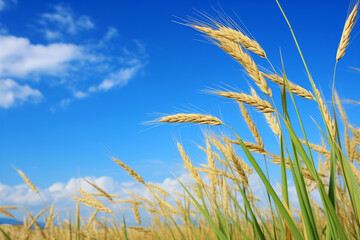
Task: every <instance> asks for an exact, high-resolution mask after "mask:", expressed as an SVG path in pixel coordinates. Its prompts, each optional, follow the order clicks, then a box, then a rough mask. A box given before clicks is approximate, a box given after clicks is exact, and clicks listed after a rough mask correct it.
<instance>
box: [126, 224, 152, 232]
mask: <svg viewBox="0 0 360 240" xmlns="http://www.w3.org/2000/svg"><path fill="white" fill-rule="evenodd" d="M127 228H129V229H132V230H136V231H139V232H143V233H149V232H151V230H150V229H146V228H143V227H136V226H128V227H127Z"/></svg>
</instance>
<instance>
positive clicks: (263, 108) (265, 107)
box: [215, 91, 275, 113]
mask: <svg viewBox="0 0 360 240" xmlns="http://www.w3.org/2000/svg"><path fill="white" fill-rule="evenodd" d="M215 93H216V94H218V95H220V96H223V97H226V98H231V99H233V100H236V101H238V102H244V103H246V104H248V105H250V106H252V107H256V108H257V109H258V110H259V111H260V112H263V113H269V112H275V110H274V108H273V107H272V106H271V104H270V103H269V102H267V101H264V100H262V99H260V98H258V97H254V96H250V95H247V94H245V93H237V92H221V91H218V92H215Z"/></svg>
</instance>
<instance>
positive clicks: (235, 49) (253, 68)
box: [217, 38, 272, 96]
mask: <svg viewBox="0 0 360 240" xmlns="http://www.w3.org/2000/svg"><path fill="white" fill-rule="evenodd" d="M220 43H221V44H217V45H218V46H219V47H220V48H221V49H223V50H224V51H225V52H226V53H228V54H229V55H230V56H232V57H233V58H235V59H236V60H237V61H238V62H239V63H240V64H241V65H242V66H243V67H244V68H245V70H246V71H247V72H248V74H249V76H250V77H251V78H252V79H253V80H254V81H255V83H256V85H258V87H259V88H260V89H261V91H262V92H263V93H265V94H267V95H269V96H271V95H272V93H271V90H270V88H269V87H268V85H267V83H266V80H265V78H264V77H263V76H262V75H261V73H260V71H259V69H258V67H257V65H256V64H255V62H254V60H253V59H252V58H251V57H250V56H249V55H248V54H246V53H245V52H244V51H243V50H242V49H241V46H240V45H239V44H237V43H235V42H233V41H231V40H228V39H226V38H222V39H221V41H220Z"/></svg>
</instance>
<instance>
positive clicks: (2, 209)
mask: <svg viewBox="0 0 360 240" xmlns="http://www.w3.org/2000/svg"><path fill="white" fill-rule="evenodd" d="M0 213H2V214H4V215H6V216H8V217H11V218H14V215H12V214H11V213H9V212H8V211H6V210H5V208H4V207H0Z"/></svg>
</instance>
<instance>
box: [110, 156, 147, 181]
mask: <svg viewBox="0 0 360 240" xmlns="http://www.w3.org/2000/svg"><path fill="white" fill-rule="evenodd" d="M112 160H113V161H114V162H115V163H116V164H117V165H119V166H120V167H122V168H123V169H124V170H125V171H127V172H128V173H129V175H130V176H131V177H133V178H134V179H135V180H136V181H138V182H140V183H142V184H145V181H144V180H143V179H142V177H141V176H140V175H139V174H138V173H137V172H135V171H134V170H133V169H132V168H130V167H129V166H128V165H126V164H125V163H123V162H122V161H120V160H118V159H116V158H112Z"/></svg>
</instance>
